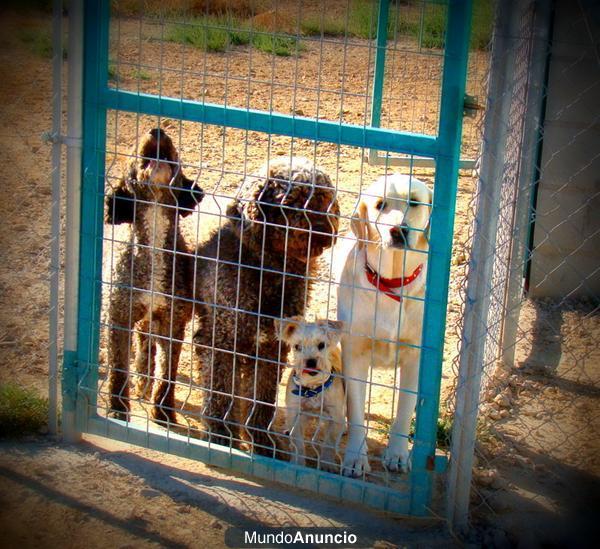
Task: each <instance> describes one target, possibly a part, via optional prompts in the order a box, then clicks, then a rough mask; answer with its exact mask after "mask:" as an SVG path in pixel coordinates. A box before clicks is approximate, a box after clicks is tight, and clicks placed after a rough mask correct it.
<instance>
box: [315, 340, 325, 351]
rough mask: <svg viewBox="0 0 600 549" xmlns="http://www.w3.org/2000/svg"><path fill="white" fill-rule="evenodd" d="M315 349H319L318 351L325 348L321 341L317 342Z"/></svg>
mask: <svg viewBox="0 0 600 549" xmlns="http://www.w3.org/2000/svg"><path fill="white" fill-rule="evenodd" d="M317 349H319V351H322V350H323V349H325V343H323V342H322V341H321V343H319V344H318V345H317Z"/></svg>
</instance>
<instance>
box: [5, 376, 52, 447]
mask: <svg viewBox="0 0 600 549" xmlns="http://www.w3.org/2000/svg"><path fill="white" fill-rule="evenodd" d="M47 419H48V400H47V399H45V398H40V397H39V396H38V395H37V394H36V393H35V391H32V390H31V389H24V388H22V387H20V386H19V385H17V384H15V383H6V384H2V385H0V437H18V436H22V435H27V434H31V433H37V432H38V431H39V430H40V428H41V427H43V426H44V425H45V424H46V421H47Z"/></svg>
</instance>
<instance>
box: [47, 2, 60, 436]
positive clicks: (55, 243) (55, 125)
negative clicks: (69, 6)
mask: <svg viewBox="0 0 600 549" xmlns="http://www.w3.org/2000/svg"><path fill="white" fill-rule="evenodd" d="M62 31H63V27H62V0H54V2H53V5H52V136H51V138H52V207H51V209H52V212H51V240H50V313H49V326H48V431H49V432H50V433H52V434H56V433H57V432H58V323H59V316H60V314H59V307H58V297H59V296H58V292H59V276H60V196H61V189H60V186H61V176H62V165H61V155H62V143H61V140H60V135H61V132H62V63H63V56H62V39H63V32H62Z"/></svg>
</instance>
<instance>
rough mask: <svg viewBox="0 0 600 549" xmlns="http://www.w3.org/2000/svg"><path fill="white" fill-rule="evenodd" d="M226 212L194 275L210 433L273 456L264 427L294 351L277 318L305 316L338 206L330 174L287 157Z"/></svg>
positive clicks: (200, 252)
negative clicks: (277, 328) (278, 329)
mask: <svg viewBox="0 0 600 549" xmlns="http://www.w3.org/2000/svg"><path fill="white" fill-rule="evenodd" d="M204 207H205V205H203V208H202V209H204ZM221 211H225V213H226V216H227V218H226V219H223V218H220V222H221V223H220V228H219V229H218V230H216V231H212V233H210V234H209V235H208V236H207V238H206V240H205V241H204V242H203V243H201V244H200V246H199V247H198V249H197V252H196V253H197V259H196V265H195V273H194V275H195V279H196V284H195V300H196V301H197V302H198V304H199V305H198V310H199V316H200V324H199V328H198V330H197V331H196V333H195V335H194V344H195V348H196V355H197V357H198V359H199V362H200V368H201V373H202V381H203V388H204V390H205V400H204V410H203V416H204V417H205V423H206V427H207V429H208V431H209V433H210V440H211V441H213V442H216V443H218V444H224V445H229V444H231V443H232V444H236V445H237V444H238V443H239V441H240V440H242V439H249V440H250V441H251V442H252V443H253V447H254V451H255V452H259V453H263V454H267V455H273V452H274V446H276V443H275V441H274V440H273V438H272V437H270V436H269V435H268V432H267V431H268V430H269V428H270V425H271V423H272V420H273V415H274V412H275V404H274V403H275V398H276V393H277V385H278V383H279V381H280V372H281V367H280V365H281V362H285V361H286V358H287V354H288V352H289V347H288V345H287V344H286V343H285V342H281V341H280V340H279V337H278V336H279V334H277V333H276V332H275V327H274V320H275V319H280V318H288V317H291V316H295V315H302V314H304V311H305V308H306V306H307V301H308V298H309V296H310V288H311V277H314V276H315V274H316V267H317V266H316V259H317V258H318V256H319V255H321V253H322V252H323V251H324V250H325V249H326V248H327V247H329V246H331V245H332V244H333V243H334V241H335V236H336V234H337V229H338V221H339V206H338V203H337V199H336V193H335V190H334V189H333V187H332V185H331V180H330V179H329V177H328V176H327V175H326V174H325V173H324V172H322V171H321V170H319V169H317V168H315V167H314V165H313V164H312V163H311V162H310V161H308V160H306V159H304V158H292V159H290V158H284V159H278V160H276V161H273V162H271V163H270V164H268V165H267V166H266V167H265V169H264V170H263V171H262V172H261V175H259V176H258V177H251V178H248V179H247V180H246V181H245V182H244V183H243V184H242V190H241V192H240V196H239V197H238V199H237V201H235V202H233V203H230V204H229V205H228V206H227V208H226V210H221ZM200 215H201V216H202V215H203V214H202V213H201V214H200ZM217 215H218V213H217ZM206 221H208V220H207V219H206V217H205V219H204V220H203V223H202V226H204V223H205V222H206Z"/></svg>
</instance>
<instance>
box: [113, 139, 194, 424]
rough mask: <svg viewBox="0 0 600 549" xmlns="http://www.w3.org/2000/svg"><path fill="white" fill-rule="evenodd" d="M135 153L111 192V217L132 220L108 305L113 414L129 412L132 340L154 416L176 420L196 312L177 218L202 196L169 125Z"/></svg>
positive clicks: (125, 415) (116, 221)
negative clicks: (185, 342)
mask: <svg viewBox="0 0 600 549" xmlns="http://www.w3.org/2000/svg"><path fill="white" fill-rule="evenodd" d="M132 156H134V157H135V158H134V159H133V160H132V161H131V163H130V165H129V167H128V171H127V172H126V174H125V175H124V176H123V177H122V178H121V179H120V180H119V182H118V184H117V186H116V188H114V189H110V190H108V192H107V195H106V206H107V207H106V210H105V221H106V222H107V223H113V224H120V223H129V224H131V232H130V238H129V240H128V243H127V244H128V245H127V247H126V249H125V250H124V252H123V253H121V255H120V256H119V258H118V260H117V261H116V265H115V268H114V272H113V276H112V286H111V288H110V294H109V300H110V301H109V303H108V317H109V324H110V326H109V341H108V365H109V368H110V374H109V391H110V396H111V412H112V413H113V414H114V415H115V416H116V417H118V418H120V419H127V418H128V415H129V414H128V412H129V357H130V354H131V342H132V341H131V339H132V337H133V338H135V339H136V340H137V341H136V343H137V350H138V352H137V354H136V356H135V369H136V371H137V373H138V375H137V388H138V390H139V391H140V393H142V394H143V395H146V394H147V393H148V392H150V389H152V395H151V402H152V403H153V405H154V406H153V408H152V417H154V418H155V419H159V420H168V421H171V422H173V421H175V411H174V384H173V382H174V381H175V379H176V376H177V365H178V361H179V354H180V352H181V341H182V339H183V336H184V330H185V326H186V323H187V321H188V320H189V318H190V316H191V303H190V302H189V299H187V300H186V299H182V298H187V297H188V296H189V294H190V288H189V287H188V284H189V279H188V277H187V276H186V275H187V271H188V270H189V267H188V263H189V262H190V256H189V255H187V256H186V255H182V254H181V252H186V253H187V254H189V253H190V250H188V249H186V246H185V243H184V240H183V237H182V236H181V234H180V231H179V223H178V216H179V215H188V214H190V213H191V212H192V210H193V208H194V207H195V206H196V204H197V203H198V202H199V201H200V200H201V199H202V196H203V193H202V190H201V189H199V188H198V187H196V186H195V183H194V182H193V181H192V180H190V179H188V178H186V177H185V176H184V175H183V173H182V171H181V165H180V164H179V157H178V154H177V151H176V150H175V147H174V145H173V142H172V141H171V138H170V137H169V136H168V135H167V134H166V133H165V132H164V131H163V130H161V129H152V130H151V131H150V132H148V133H147V134H146V135H145V136H144V137H143V138H142V139H141V142H140V145H139V149H138V151H135V150H134V151H133V154H132ZM136 324H137V326H136ZM134 328H137V330H136V331H135V332H134V333H133V334H132V330H134ZM154 363H156V368H154Z"/></svg>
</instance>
